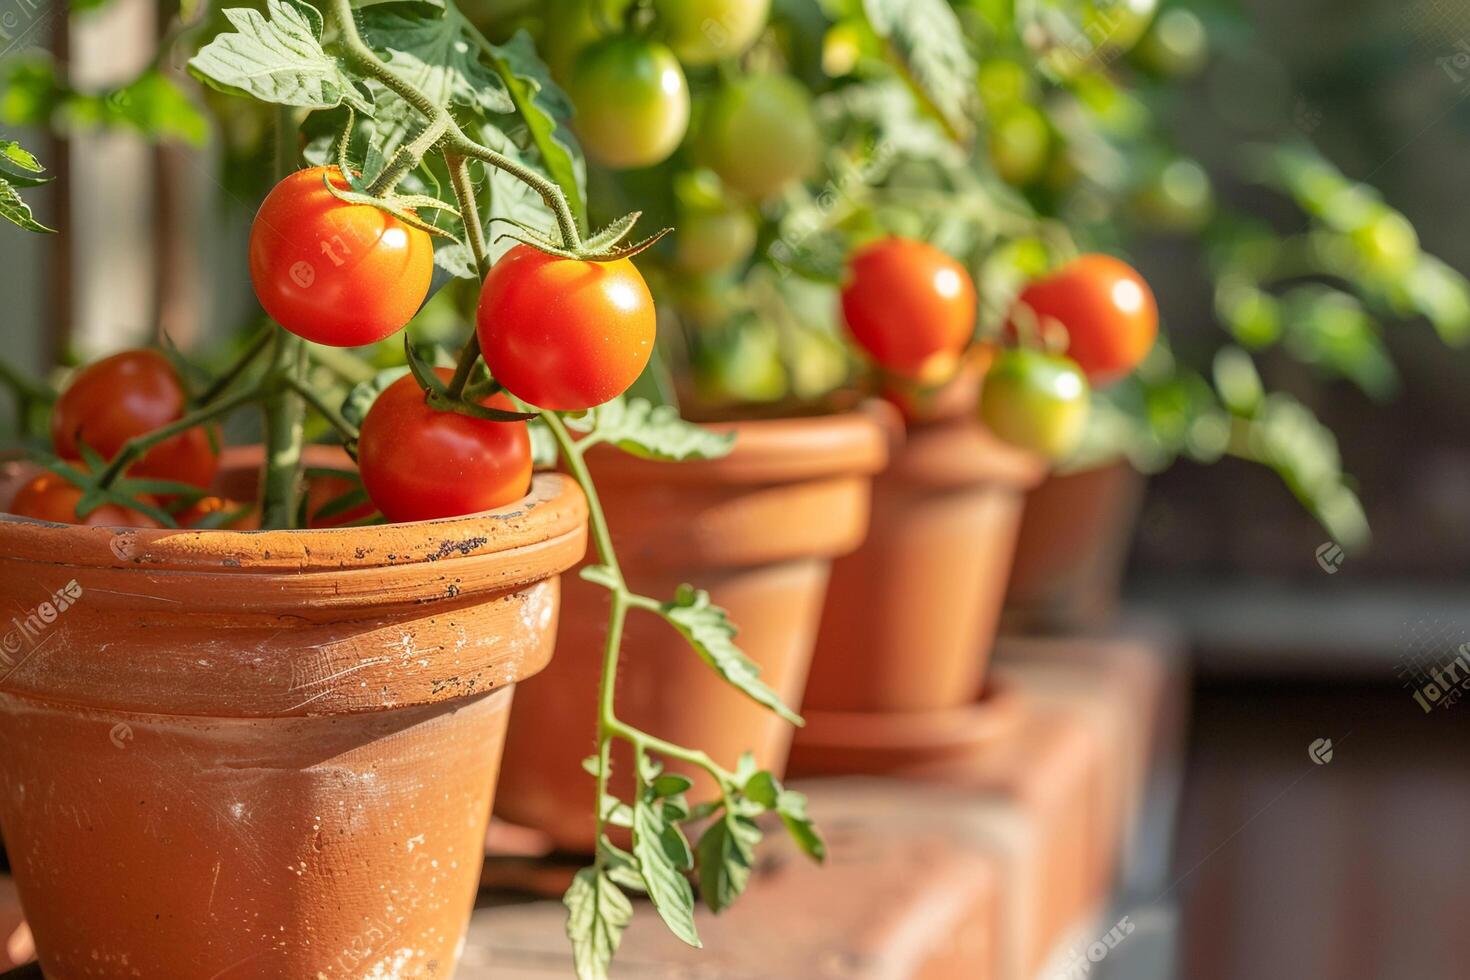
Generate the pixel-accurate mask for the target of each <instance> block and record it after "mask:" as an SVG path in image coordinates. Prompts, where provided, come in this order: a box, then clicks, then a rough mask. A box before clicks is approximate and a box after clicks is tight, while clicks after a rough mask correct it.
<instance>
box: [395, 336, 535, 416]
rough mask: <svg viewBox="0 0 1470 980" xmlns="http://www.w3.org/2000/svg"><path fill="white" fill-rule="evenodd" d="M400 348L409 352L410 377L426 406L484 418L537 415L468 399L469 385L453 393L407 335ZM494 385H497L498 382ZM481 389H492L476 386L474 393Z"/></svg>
mask: <svg viewBox="0 0 1470 980" xmlns="http://www.w3.org/2000/svg"><path fill="white" fill-rule="evenodd" d="M403 349H404V351H405V353H406V354H407V356H408V369H409V371H411V372H412V373H413V379H414V380H415V381H416V382H418V386H419V387H420V388H422V389H423V392H424V397H425V399H426V400H427V401H428V404H429V407H430V408H432V409H434V410H435V411H439V412H456V413H458V414H460V415H468V416H469V417H470V418H474V419H484V420H485V421H487V422H525V421H528V420H530V419H534V418H537V417H538V413H536V412H511V411H507V410H506V409H503V408H490V407H489V406H486V405H481V404H479V403H478V402H476V401H472V400H471V398H470V391H469V390H468V389H467V390H465V391H462V392H460V394H459V395H457V396H456V395H455V394H453V393H452V392H451V391H450V390H449V386H448V385H446V384H445V383H444V381H443V380H442V379H441V378H440V377H439V375H438V372H436V371H435V370H434V368H433V367H432V366H431V365H428V364H425V363H424V360H423V358H421V357H419V355H418V353H417V352H416V351H415V350H414V349H413V345H412V344H411V343H409V342H408V338H407V337H405V338H404V341H403ZM496 387H497V388H498V385H497V386H496ZM480 392H484V393H486V394H489V393H492V392H490V391H489V390H488V389H485V388H477V389H476V393H480Z"/></svg>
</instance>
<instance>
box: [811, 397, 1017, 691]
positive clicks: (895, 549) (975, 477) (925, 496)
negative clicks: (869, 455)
mask: <svg viewBox="0 0 1470 980" xmlns="http://www.w3.org/2000/svg"><path fill="white" fill-rule="evenodd" d="M974 398H975V389H974V387H973V386H971V387H970V388H969V390H968V391H961V392H959V393H958V394H957V395H956V396H955V397H953V398H952V399H950V400H949V403H948V404H947V405H945V406H944V410H943V411H942V413H941V414H939V415H938V417H936V418H933V419H931V420H928V421H920V422H914V423H911V424H910V426H909V429H908V436H907V439H906V440H905V441H904V442H903V444H902V447H901V448H900V449H898V450H897V451H896V453H895V455H894V458H893V460H892V462H891V463H890V465H889V467H888V469H887V470H886V471H885V472H884V473H882V474H881V475H880V476H879V477H878V478H877V479H876V480H875V481H874V485H873V520H872V526H871V528H870V529H869V532H868V537H867V540H866V541H865V542H864V544H863V546H862V548H860V549H859V550H858V551H857V552H855V553H854V554H852V555H850V556H848V557H847V558H844V559H842V560H841V561H839V562H837V563H836V564H835V565H834V566H833V569H832V583H831V586H830V589H829V592H828V599H827V606H826V609H825V611H824V613H823V616H822V624H821V631H820V634H819V638H818V641H817V652H816V656H815V659H814V661H813V663H812V671H811V677H810V679H809V681H808V684H807V692H806V700H805V702H804V704H805V706H806V707H807V708H810V709H813V710H817V711H840V712H874V711H927V710H937V709H947V708H955V707H958V706H961V705H964V704H968V703H969V702H971V701H973V700H974V699H975V698H977V697H979V695H980V692H981V687H982V684H983V681H984V677H985V669H986V665H987V663H988V661H989V658H990V646H991V642H992V640H993V637H994V633H995V626H996V622H997V619H998V618H999V615H1000V608H1001V601H1002V598H1003V596H1004V595H1005V589H1006V579H1007V576H1008V575H1009V573H1010V567H1011V556H1012V551H1013V548H1014V545H1015V540H1016V530H1017V528H1018V526H1019V524H1020V520H1021V506H1022V502H1023V501H1024V499H1025V493H1026V491H1027V490H1028V489H1030V488H1031V487H1032V486H1035V485H1036V483H1037V482H1038V481H1039V480H1040V479H1041V477H1042V474H1043V472H1044V467H1043V464H1042V462H1041V460H1039V459H1038V458H1036V457H1034V456H1032V455H1030V454H1028V453H1024V452H1021V451H1020V450H1017V449H1015V448H1014V447H1012V446H1009V445H1007V444H1005V443H1002V442H1001V441H1000V440H998V439H996V438H995V437H994V436H992V435H991V434H990V433H989V432H987V431H986V430H985V429H984V428H983V427H982V426H981V425H980V424H979V422H977V421H975V417H974V411H973V406H974Z"/></svg>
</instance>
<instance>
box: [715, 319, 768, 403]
mask: <svg viewBox="0 0 1470 980" xmlns="http://www.w3.org/2000/svg"><path fill="white" fill-rule="evenodd" d="M694 383H695V387H696V388H697V389H698V391H699V394H700V397H702V398H704V399H706V400H708V401H710V402H712V403H716V404H720V403H725V404H728V403H730V402H773V401H778V400H779V399H781V398H784V397H785V396H786V392H787V389H788V380H787V377H786V368H785V367H784V366H782V364H781V347H780V343H779V340H778V338H777V337H776V336H775V333H774V331H773V330H770V329H765V328H763V327H762V326H760V325H757V324H746V325H742V326H740V327H737V328H736V329H734V330H732V331H731V332H730V333H729V334H727V335H726V336H725V337H722V338H720V339H719V340H717V341H715V342H714V343H711V344H708V345H706V346H703V347H701V348H700V349H699V351H698V352H697V353H696V354H695V357H694Z"/></svg>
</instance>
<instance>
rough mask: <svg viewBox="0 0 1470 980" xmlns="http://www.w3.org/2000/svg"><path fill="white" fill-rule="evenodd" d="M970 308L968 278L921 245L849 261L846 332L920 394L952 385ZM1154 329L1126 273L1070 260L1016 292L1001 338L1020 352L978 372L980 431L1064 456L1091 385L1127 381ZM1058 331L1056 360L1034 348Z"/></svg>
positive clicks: (1137, 280)
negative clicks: (1061, 347) (1061, 342)
mask: <svg viewBox="0 0 1470 980" xmlns="http://www.w3.org/2000/svg"><path fill="white" fill-rule="evenodd" d="M975 309H976V294H975V284H974V282H973V281H972V280H971V278H970V275H969V272H968V271H967V270H966V269H965V267H964V266H963V265H961V264H960V263H959V262H956V261H955V260H954V259H952V258H950V257H949V256H948V255H946V254H944V253H943V252H941V251H940V250H939V249H937V248H934V247H933V246H931V245H928V244H926V243H924V242H919V241H913V240H911V239H906V238H899V237H888V238H883V239H879V240H878V241H875V242H873V243H871V244H869V245H867V246H865V247H863V248H860V249H859V250H857V251H856V252H855V253H854V254H853V256H852V257H851V258H850V259H849V261H848V277H847V282H846V284H845V285H844V287H843V290H842V312H843V317H844V319H845V320H846V322H847V328H848V331H849V332H850V333H851V335H852V338H853V340H855V341H856V342H857V343H858V345H859V346H860V347H862V348H863V350H865V351H866V352H867V353H868V354H869V355H870V356H871V357H872V359H873V361H874V362H875V363H877V365H878V366H879V367H881V368H882V369H883V370H884V371H886V372H888V373H889V374H892V375H894V376H896V377H898V378H901V379H906V380H909V381H913V382H916V383H918V384H921V385H922V384H935V383H939V382H941V381H944V380H946V379H948V378H950V377H951V376H953V375H954V373H955V370H956V368H957V366H958V365H959V362H960V358H961V355H962V354H963V353H964V352H965V350H966V349H967V348H968V347H969V346H970V344H971V341H972V339H973V334H974V329H975ZM1158 326H1159V312H1158V306H1157V304H1156V302H1155V300H1154V296H1153V293H1152V291H1150V289H1149V287H1148V284H1147V283H1146V282H1144V280H1143V278H1142V277H1141V276H1139V274H1138V273H1137V272H1136V271H1134V270H1133V269H1132V268H1131V267H1130V266H1128V265H1127V264H1126V263H1124V262H1121V261H1119V260H1118V259H1115V258H1112V257H1111V256H1107V255H1084V256H1082V257H1080V258H1078V259H1075V260H1073V261H1072V262H1070V263H1068V264H1067V265H1065V266H1063V267H1062V268H1061V269H1060V270H1058V271H1057V272H1055V273H1054V274H1052V275H1051V276H1048V277H1047V278H1044V279H1040V280H1037V281H1035V282H1033V283H1031V284H1030V285H1028V286H1027V287H1026V288H1025V289H1024V290H1023V291H1022V292H1021V295H1020V297H1019V298H1018V300H1017V302H1016V309H1015V312H1014V313H1013V314H1012V316H1011V322H1010V325H1009V327H1008V333H1009V334H1010V338H1009V339H1011V340H1020V341H1021V344H1020V345H1019V346H1014V347H1008V348H1006V349H1004V350H1001V351H1000V352H999V353H997V354H996V355H995V357H994V360H993V361H992V363H991V365H990V367H989V370H988V371H987V372H986V375H985V379H984V382H983V386H982V389H981V397H980V416H981V420H982V421H983V422H984V423H985V424H986V426H987V427H989V428H990V429H991V430H992V431H993V432H995V433H996V435H999V436H1000V437H1001V438H1003V439H1005V440H1007V441H1009V442H1012V443H1015V444H1016V445H1019V446H1022V447H1024V448H1027V449H1031V450H1034V451H1036V452H1039V453H1041V454H1043V455H1045V456H1048V457H1050V458H1053V459H1059V458H1062V457H1065V456H1067V455H1068V454H1070V453H1071V452H1072V451H1073V450H1074V449H1076V447H1077V445H1078V443H1079V442H1080V440H1081V438H1082V434H1083V429H1084V427H1085V425H1086V421H1087V413H1088V406H1089V395H1090V391H1091V386H1093V385H1100V384H1106V383H1109V382H1111V381H1116V380H1117V379H1118V378H1121V377H1123V376H1124V375H1126V374H1127V373H1128V372H1129V371H1131V370H1133V368H1134V367H1135V366H1137V364H1138V363H1139V362H1140V361H1141V360H1143V358H1144V356H1145V355H1146V354H1147V353H1148V351H1149V348H1150V347H1152V346H1153V343H1154V338H1155V337H1156V336H1157V335H1158ZM1057 331H1060V332H1061V333H1062V334H1064V335H1065V349H1066V353H1065V354H1060V353H1050V352H1048V351H1047V350H1046V349H1044V348H1043V347H1042V346H1040V345H1039V344H1038V342H1039V341H1042V340H1043V339H1048V338H1052V337H1054V336H1055V334H1056V332H1057Z"/></svg>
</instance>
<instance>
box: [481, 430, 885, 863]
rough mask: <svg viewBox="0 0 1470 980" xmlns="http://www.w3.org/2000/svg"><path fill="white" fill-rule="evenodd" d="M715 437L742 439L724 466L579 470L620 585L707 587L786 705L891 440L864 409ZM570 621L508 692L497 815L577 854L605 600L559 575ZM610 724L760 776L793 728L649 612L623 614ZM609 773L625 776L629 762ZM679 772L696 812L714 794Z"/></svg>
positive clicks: (607, 459)
mask: <svg viewBox="0 0 1470 980" xmlns="http://www.w3.org/2000/svg"><path fill="white" fill-rule="evenodd" d="M712 428H715V429H717V430H722V431H733V432H735V433H736V434H737V438H736V442H735V448H734V451H733V452H732V453H731V454H730V455H729V456H727V457H725V458H723V459H718V460H702V461H695V462H685V463H660V462H653V461H649V460H642V459H635V458H633V457H631V456H628V455H626V454H623V453H620V452H617V451H615V450H610V449H609V450H606V451H604V450H603V449H601V448H599V449H595V450H593V451H592V452H591V453H589V455H588V462H589V464H590V465H591V467H592V470H593V477H594V479H595V481H596V483H597V486H598V490H599V493H600V495H601V497H602V501H603V505H604V507H605V508H606V510H607V516H608V523H609V525H610V527H611V529H612V534H613V538H614V544H615V546H616V548H617V551H618V557H619V559H620V561H621V563H622V566H623V571H624V574H625V575H626V576H627V578H628V581H629V584H630V585H631V586H632V587H633V588H634V589H636V590H637V591H639V592H641V593H643V594H645V595H650V596H654V597H656V598H661V599H667V598H672V597H673V595H674V592H675V590H676V589H677V588H678V586H679V585H680V584H682V583H686V582H687V583H690V584H692V585H694V586H696V587H698V588H702V589H706V590H708V591H709V593H710V595H711V597H712V599H713V601H714V602H715V603H717V604H719V605H721V606H723V607H724V608H725V609H726V610H727V611H728V612H729V614H730V619H731V621H732V622H734V623H735V624H736V626H737V627H738V628H739V630H740V633H739V636H738V637H737V639H736V642H737V643H738V644H739V645H740V647H741V649H743V650H744V651H745V652H746V654H748V655H749V656H750V657H751V659H752V660H754V661H755V662H756V663H757V664H758V665H759V666H760V668H761V679H762V680H763V681H765V682H766V683H767V684H768V685H769V686H770V687H771V688H772V689H774V690H775V691H776V692H777V693H778V694H780V695H781V697H782V698H783V699H784V700H785V701H786V702H787V703H788V704H791V705H793V706H795V705H796V704H799V703H800V701H801V693H802V688H803V686H804V685H805V684H806V675H807V667H808V665H809V664H810V661H811V652H812V642H813V639H814V637H815V633H816V628H817V621H818V618H819V616H820V615H821V609H822V601H823V598H824V596H825V594H826V588H827V575H828V571H829V569H830V566H831V562H832V559H833V558H834V557H835V556H838V555H842V554H846V553H847V552H850V551H851V550H852V549H853V548H855V547H857V545H858V543H859V542H861V541H862V538H863V533H864V531H865V530H866V528H867V525H868V504H869V488H870V478H871V475H872V474H873V473H874V472H876V471H877V470H879V469H880V468H881V467H882V466H883V464H884V462H885V460H886V458H887V436H886V434H885V431H884V427H883V426H882V425H880V424H879V423H878V422H876V421H875V420H874V418H873V417H872V416H871V415H869V414H867V413H864V412H850V413H846V414H841V415H832V416H823V417H815V418H802V419H782V420H771V421H755V422H739V423H728V424H720V425H715V426H712ZM592 559H593V556H591V555H589V557H588V560H589V561H591V560H592ZM565 610H566V611H565V614H564V615H563V617H562V624H561V634H560V637H559V639H558V641H557V655H556V657H555V659H554V660H553V662H552V664H551V666H550V667H549V668H548V669H547V671H546V673H545V674H543V675H542V676H541V677H538V678H536V679H535V680H533V681H532V682H530V683H527V684H525V685H523V686H522V688H521V690H520V691H519V693H518V694H517V700H516V710H515V712H514V713H513V714H512V716H511V723H510V735H509V737H508V739H507V742H506V754H505V761H504V768H503V772H502V777H501V778H502V786H503V787H504V789H505V792H504V793H503V794H502V796H501V799H500V801H499V804H498V807H497V811H496V812H497V813H498V814H499V815H500V816H502V817H504V818H505V819H506V820H509V821H511V822H512V823H518V824H521V825H523V826H527V827H532V828H535V829H538V830H541V831H543V832H545V833H546V834H548V835H549V836H550V838H551V839H552V840H553V841H554V843H555V844H556V845H557V846H558V847H560V848H562V849H564V850H574V851H584V852H585V851H587V850H590V849H591V847H592V845H593V822H592V815H593V811H594V799H595V792H594V787H593V783H592V780H591V779H590V778H589V777H588V776H587V775H586V773H585V772H583V770H582V768H581V761H582V760H583V759H584V758H586V757H587V756H588V755H590V754H592V752H593V750H594V748H595V724H596V718H597V683H598V677H599V674H600V672H601V658H602V648H603V640H604V637H605V636H606V629H607V610H608V594H607V591H606V590H605V589H603V588H601V587H600V586H595V585H592V584H590V583H587V582H583V581H581V580H579V579H576V578H575V577H574V576H571V575H568V576H567V579H566V584H565ZM617 712H618V716H619V717H620V718H622V719H623V720H625V721H627V722H629V723H631V724H633V725H636V726H637V727H639V728H642V729H644V730H645V731H648V732H650V733H652V734H654V735H658V736H661V737H663V738H666V739H670V740H672V741H674V742H677V743H679V744H681V745H687V746H690V747H695V748H700V749H703V750H705V751H706V752H708V753H709V754H710V755H711V756H712V757H713V758H714V759H715V760H716V761H717V762H720V763H721V764H723V765H725V766H727V767H732V768H733V767H734V766H735V764H736V762H737V761H738V760H739V758H740V755H741V754H742V753H744V752H746V751H751V752H753V753H754V754H755V758H756V761H757V762H758V763H759V764H760V765H761V766H762V767H763V768H766V769H770V770H772V771H774V772H776V773H778V774H780V773H782V772H784V770H785V764H786V754H787V751H788V749H789V747H790V742H791V732H792V728H791V726H790V725H789V724H788V723H786V722H784V721H782V720H781V719H780V718H778V717H777V716H776V715H774V714H772V713H771V712H770V711H768V710H766V709H765V708H763V707H761V706H760V705H757V704H756V703H754V702H753V701H751V700H750V699H748V698H747V697H745V695H743V694H741V693H739V692H738V691H736V690H735V689H733V688H731V687H730V686H729V685H728V684H726V683H725V682H724V681H723V680H722V679H721V678H719V677H718V676H717V675H716V674H715V673H714V672H713V671H712V670H711V669H710V668H709V667H708V666H706V665H705V664H704V662H703V661H701V660H700V659H699V657H698V656H697V655H696V654H695V653H694V651H693V650H691V649H690V648H689V646H688V644H687V643H686V642H685V641H684V639H683V638H682V637H681V636H680V635H679V634H678V633H676V632H675V631H674V630H673V629H672V628H671V627H670V626H669V625H668V624H666V623H664V622H663V621H662V620H661V619H659V618H658V617H656V616H654V615H652V614H650V613H647V612H638V611H636V610H635V611H634V612H633V613H631V614H630V616H629V620H628V625H627V630H626V633H625V638H624V643H623V656H622V661H621V668H620V673H619V678H618V701H617ZM671 768H675V769H677V768H678V767H671ZM614 771H615V772H616V773H618V774H619V775H620V777H624V776H626V774H627V773H628V772H629V771H630V770H629V765H628V759H627V757H622V758H619V759H617V760H616V761H615V765H614ZM681 771H684V772H685V773H686V774H687V775H689V776H691V778H695V780H696V786H695V789H694V790H693V791H692V797H693V798H694V799H696V800H697V799H700V798H702V797H703V796H704V795H706V794H709V793H711V792H712V790H713V787H712V785H711V784H710V783H709V782H708V781H707V780H706V779H705V777H704V776H703V775H702V774H700V773H694V772H689V771H688V770H681ZM617 788H619V789H621V790H623V791H624V792H626V789H627V787H626V786H621V785H620V786H619V787H617ZM625 798H626V796H625Z"/></svg>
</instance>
